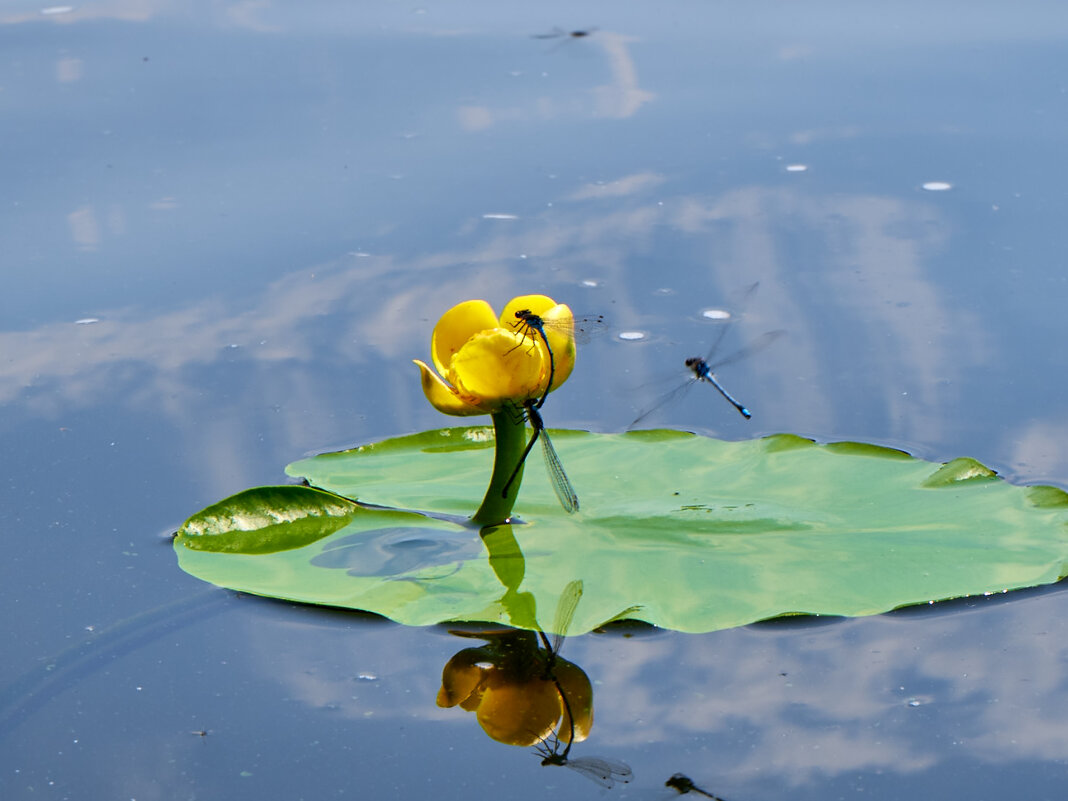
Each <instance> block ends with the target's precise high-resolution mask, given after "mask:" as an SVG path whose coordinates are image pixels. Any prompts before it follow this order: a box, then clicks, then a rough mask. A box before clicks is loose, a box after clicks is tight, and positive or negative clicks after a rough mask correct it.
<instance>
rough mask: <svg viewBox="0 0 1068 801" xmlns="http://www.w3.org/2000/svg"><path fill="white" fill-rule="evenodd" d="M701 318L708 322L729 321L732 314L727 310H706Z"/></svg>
mask: <svg viewBox="0 0 1068 801" xmlns="http://www.w3.org/2000/svg"><path fill="white" fill-rule="evenodd" d="M701 316H702V317H704V318H705V319H707V320H729V319H731V313H730V312H729V311H727V310H726V309H705V310H704V311H703V312H701Z"/></svg>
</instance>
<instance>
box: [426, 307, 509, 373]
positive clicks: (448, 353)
mask: <svg viewBox="0 0 1068 801" xmlns="http://www.w3.org/2000/svg"><path fill="white" fill-rule="evenodd" d="M496 327H497V317H496V315H495V314H494V313H493V309H492V308H491V307H490V305H489V304H488V303H486V301H484V300H465V301H464V302H463V303H458V304H457V305H455V306H453V307H452V308H451V309H449V310H448V311H447V312H445V313H444V314H443V315H441V319H440V320H438V324H437V325H435V326H434V335H433V336H432V337H431V339H430V356H431V358H432V359H433V361H434V366H435V367H436V368H438V372H439V373H441V375H448V372H449V364H450V363H451V362H452V357H453V356H454V355H455V354H456V353H457V352H458V351H459V350H460V348H462V347H463V346H464V343H465V342H467V340H469V339H470V338H471V337H472V336H474V335H475V334H477V333H478V332H479V331H484V330H486V329H487V328H496Z"/></svg>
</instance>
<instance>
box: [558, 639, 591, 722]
mask: <svg viewBox="0 0 1068 801" xmlns="http://www.w3.org/2000/svg"><path fill="white" fill-rule="evenodd" d="M553 670H554V675H555V676H556V680H557V682H558V683H559V684H560V691H561V692H563V693H564V694H565V695H566V696H567V704H566V705H565V704H564V703H563V702H561V703H560V711H561V718H560V726H559V728H558V729H557V736H558V737H559V738H560V739H561V740H563V741H567V740H568V739H569V738H570V737H571V723H570V721H569V720H568V717H567V710H568V709H570V710H571V714H572V716H573V717H574V720H575V742H581V741H582V740H585V739H586V738H587V737H588V736H589V734H590V729H592V728H593V687H591V686H590V678H589V676H587V675H586V673H585V672H584V671H583V670H582V668H580V667H579V666H578V665H576V664H575V663H574V662H568V661H567V660H566V659H560V658H559V657H557V660H556V667H555V668H554V669H553ZM557 698H558V700H559V695H558V696H557Z"/></svg>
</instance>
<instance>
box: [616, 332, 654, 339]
mask: <svg viewBox="0 0 1068 801" xmlns="http://www.w3.org/2000/svg"><path fill="white" fill-rule="evenodd" d="M647 336H648V335H647V334H646V333H645V332H644V331H620V332H619V338H620V339H622V340H623V341H624V342H640V341H641V340H643V339H645V338H646V337H647Z"/></svg>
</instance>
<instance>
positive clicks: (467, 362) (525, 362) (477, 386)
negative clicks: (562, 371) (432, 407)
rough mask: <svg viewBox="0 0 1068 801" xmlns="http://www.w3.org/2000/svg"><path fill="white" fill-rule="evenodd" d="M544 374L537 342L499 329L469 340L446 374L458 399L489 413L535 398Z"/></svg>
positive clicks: (541, 347) (541, 346)
mask: <svg viewBox="0 0 1068 801" xmlns="http://www.w3.org/2000/svg"><path fill="white" fill-rule="evenodd" d="M548 375H549V360H548V354H547V352H546V350H545V345H544V343H542V342H541V341H540V339H539V341H532V340H531V339H530V338H529V337H524V336H522V335H521V334H518V333H516V332H514V331H505V330H503V329H500V328H494V329H491V330H489V331H483V332H481V333H478V334H475V335H474V336H473V337H471V339H469V340H468V341H467V342H466V343H465V344H464V346H463V347H462V348H460V350H459V351H458V352H457V353H456V355H455V356H453V357H452V363H451V366H450V369H449V371H448V373H446V376H447V377H448V379H449V381H451V382H452V384H453V386H455V387H456V389H457V391H458V392H459V394H460V395H461V396H462V397H464V398H467V399H468V401H469V402H470V403H471V404H477V405H478V406H480V407H481V408H483V409H489V410H491V411H497V410H498V409H500V408H501V407H502V406H503V405H504V404H506V403H514V404H517V405H519V404H522V403H523V401H525V400H527V399H528V398H537V397H539V396H540V395H541V393H542V392H544V390H545V382H546V380H548ZM428 397H429V396H428ZM431 402H432V403H433V401H431ZM483 414H485V412H483Z"/></svg>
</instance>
